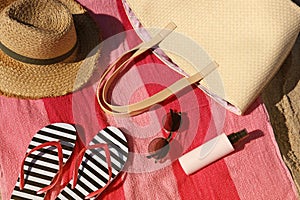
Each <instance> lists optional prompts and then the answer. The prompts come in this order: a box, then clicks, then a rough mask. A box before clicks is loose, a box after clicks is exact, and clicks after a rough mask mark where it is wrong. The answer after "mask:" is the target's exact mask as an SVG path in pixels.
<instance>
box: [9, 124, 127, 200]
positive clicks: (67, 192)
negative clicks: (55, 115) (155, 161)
mask: <svg viewBox="0 0 300 200" xmlns="http://www.w3.org/2000/svg"><path fill="white" fill-rule="evenodd" d="M54 125H56V124H52V125H49V126H51V127H52V126H54ZM64 125H68V126H70V127H69V129H66V130H68V132H73V133H74V136H75V137H74V140H73V141H74V143H73V144H75V139H76V134H75V133H76V129H75V128H74V126H72V125H69V124H64ZM71 127H73V129H72V128H71ZM45 128H46V129H47V128H48V126H47V127H45ZM45 128H44V129H45ZM60 128H61V126H60ZM44 129H41V131H42V130H43V131H42V133H44V132H47V131H45V130H44ZM41 131H39V132H41ZM39 132H38V133H37V135H38V134H39ZM65 132H66V131H65ZM65 132H60V134H61V135H63V136H65ZM68 134H69V133H68ZM66 136H67V135H66ZM66 136H65V137H66ZM35 137H36V136H35ZM35 137H34V138H33V140H35ZM65 137H64V139H65ZM48 141H49V140H48ZM50 141H55V140H50ZM42 142H43V141H41V143H40V144H42ZM44 142H46V141H44ZM60 142H61V143H62V145H61V146H62V149H63V150H62V152H63V153H62V154H63V157H64V159H65V158H67V157H69V156H70V155H71V153H68V154H67V153H66V150H64V148H65V147H68V148H69V149H72V147H74V145H73V146H72V147H71V145H69V144H68V145H63V144H65V143H66V141H65V140H62V139H60ZM43 144H44V143H43ZM34 145H37V144H33V145H32V147H33V148H34ZM30 146H31V145H30ZM70 147H71V148H70ZM33 148H30V149H29V152H30V151H31V149H33ZM52 151H55V149H54V148H53V147H52ZM128 152H129V150H128V145H127V140H126V138H125V136H124V135H123V133H122V132H121V131H120V130H119V129H118V128H116V127H112V126H109V127H107V128H105V129H103V130H101V131H100V132H99V133H98V134H97V135H96V136H95V137H94V138H93V140H92V141H91V142H90V143H89V145H88V146H87V147H86V148H84V149H82V150H81V151H80V153H79V154H78V155H77V157H76V158H75V159H76V162H75V165H76V166H75V167H74V172H73V181H71V182H70V183H68V184H67V186H66V187H65V188H64V189H63V190H62V191H61V192H60V194H59V195H58V196H57V198H56V199H75V200H82V199H84V198H94V197H96V196H98V195H100V193H101V192H102V191H103V190H105V189H106V187H107V186H108V185H109V183H111V181H113V180H114V179H115V178H116V176H117V175H118V174H119V173H120V172H121V170H122V169H123V167H124V166H125V163H126V161H127V158H128ZM52 154H53V152H52V153H51V155H52ZM54 154H55V155H57V151H56V152H55V153H54ZM42 156H43V158H42V159H40V157H39V158H38V159H39V160H45V159H48V158H47V157H46V158H45V157H44V155H42ZM29 157H30V156H28V158H29ZM38 159H36V160H38ZM56 160H57V158H56ZM51 162H52V161H51ZM56 163H57V161H56ZM63 163H65V160H64V162H63ZM36 164H37V162H36V163H35V165H36ZM45 164H46V166H48V164H47V163H44V165H42V166H45ZM26 165H28V161H27V158H26V159H25V163H24V168H25V169H27V168H28V167H26ZM49 166H50V165H49ZM51 168H53V167H51ZM55 169H56V171H58V173H59V166H58V165H57V166H56V168H55ZM51 170H52V169H51ZM30 171H32V170H30ZM52 171H53V170H52ZM25 172H26V173H27V172H28V171H25ZM26 173H25V174H26ZM26 175H27V176H28V178H29V177H30V175H28V174H26ZM34 175H35V174H34ZM52 175H53V176H52V177H54V176H55V174H52ZM34 178H35V177H34ZM25 179H26V178H25ZM48 180H49V181H48V183H46V182H45V181H44V180H43V178H42V179H36V181H35V182H34V183H31V182H28V180H27V182H26V181H25V187H24V189H23V190H20V188H19V183H17V184H16V185H18V186H16V187H15V190H14V192H13V195H12V199H43V196H44V194H42V195H37V194H36V191H38V190H40V189H41V188H42V187H45V185H47V184H48V185H49V184H50V182H51V179H50V178H48ZM18 182H20V181H18ZM53 182H55V180H53V181H52V183H53ZM40 183H45V184H43V185H42V186H39V187H37V186H36V185H38V184H40ZM32 185H33V186H34V187H32ZM50 187H51V186H50ZM28 188H29V189H28ZM23 192H24V193H23Z"/></svg>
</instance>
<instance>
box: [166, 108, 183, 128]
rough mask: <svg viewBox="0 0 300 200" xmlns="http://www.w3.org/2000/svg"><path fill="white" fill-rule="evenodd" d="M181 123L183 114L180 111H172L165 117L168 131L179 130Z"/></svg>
mask: <svg viewBox="0 0 300 200" xmlns="http://www.w3.org/2000/svg"><path fill="white" fill-rule="evenodd" d="M180 124H181V114H180V113H178V112H174V111H172V110H171V111H170V112H169V113H168V114H166V115H165V116H164V118H163V126H164V129H165V130H166V131H169V132H174V131H177V130H178V129H179V127H180Z"/></svg>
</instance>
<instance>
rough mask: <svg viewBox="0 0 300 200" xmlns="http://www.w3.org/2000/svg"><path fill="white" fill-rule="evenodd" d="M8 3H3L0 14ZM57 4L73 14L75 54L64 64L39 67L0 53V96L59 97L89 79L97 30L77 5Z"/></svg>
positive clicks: (70, 2)
mask: <svg viewBox="0 0 300 200" xmlns="http://www.w3.org/2000/svg"><path fill="white" fill-rule="evenodd" d="M12 2H13V1H11V0H7V1H6V0H4V3H3V4H1V6H0V12H1V10H2V9H3V8H4V7H6V6H7V5H9V4H10V3H12ZM61 2H63V3H64V4H65V5H66V6H67V7H68V8H69V9H70V11H71V13H72V15H73V20H74V24H75V28H76V32H77V39H78V41H77V42H78V47H77V49H76V51H75V52H74V54H73V55H72V56H71V58H68V59H67V60H65V61H62V62H59V63H55V64H51V65H42V66H41V65H34V64H27V63H22V62H20V61H17V60H15V59H13V58H11V57H9V56H8V55H6V54H5V53H4V52H3V51H1V50H0V94H2V95H5V96H12V97H18V98H30V99H38V98H44V97H55V96H62V95H65V94H68V93H70V92H73V91H76V90H78V89H79V88H81V87H82V86H83V85H84V84H85V83H87V82H88V80H89V78H90V77H91V76H92V73H93V71H94V68H95V67H96V62H97V58H98V57H99V54H100V48H99V44H100V42H101V36H100V31H99V28H98V27H97V25H96V23H95V22H94V21H93V19H92V18H91V17H90V16H89V14H88V13H87V11H86V10H84V9H83V8H82V7H81V6H80V5H79V4H78V3H76V2H75V1H73V0H61ZM96 47H97V48H96Z"/></svg>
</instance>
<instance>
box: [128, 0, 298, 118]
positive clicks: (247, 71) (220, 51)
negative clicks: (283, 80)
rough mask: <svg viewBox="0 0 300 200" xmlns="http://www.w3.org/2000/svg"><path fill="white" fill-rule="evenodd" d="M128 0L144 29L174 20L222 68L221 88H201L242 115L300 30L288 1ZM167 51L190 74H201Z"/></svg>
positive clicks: (296, 9) (292, 4) (215, 86)
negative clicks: (224, 101)
mask: <svg viewBox="0 0 300 200" xmlns="http://www.w3.org/2000/svg"><path fill="white" fill-rule="evenodd" d="M126 2H127V3H128V4H129V6H130V8H131V9H132V12H133V13H134V14H135V15H136V17H137V18H138V19H139V20H140V22H141V24H142V25H143V26H144V27H160V28H162V27H164V25H165V24H167V23H168V22H169V21H173V22H174V23H175V24H176V25H177V26H178V28H177V29H176V30H177V32H179V33H182V34H184V35H185V36H187V37H189V38H191V39H193V40H195V41H196V42H197V43H198V44H199V45H200V46H201V47H202V48H204V49H205V51H207V53H208V54H209V55H210V57H211V58H212V59H213V60H215V61H216V62H217V63H218V64H219V68H218V73H219V75H220V77H221V81H222V85H220V84H215V85H214V84H210V85H208V84H206V82H205V80H204V82H203V85H204V86H205V87H207V88H208V90H209V91H210V92H211V93H213V94H217V95H218V96H219V97H221V98H222V99H225V100H226V101H227V102H229V103H230V104H232V105H234V106H235V107H236V108H237V109H238V111H236V112H237V113H238V114H242V113H244V112H245V111H246V109H247V108H248V107H249V105H250V104H251V103H252V102H253V101H254V99H255V98H257V96H258V95H259V94H260V93H261V91H262V89H263V88H264V87H265V85H266V83H267V82H268V81H269V80H270V79H271V78H272V77H273V75H274V74H275V73H276V72H277V71H278V69H279V67H280V66H281V64H282V63H283V61H284V60H285V58H286V57H287V55H288V53H289V52H290V50H291V48H292V46H293V45H294V43H295V40H296V37H297V35H298V33H299V28H300V9H299V7H297V6H296V5H295V4H294V3H292V2H291V1H290V0H263V1H262V0H254V1H244V0H235V1H226V0H221V1H204V0H200V1H199V0H198V1H196V0H194V1H189V2H188V3H186V2H184V1H180V0H175V1H174V0H165V1H156V2H155V3H150V2H149V1H147V0H126ZM161 47H162V48H163V44H161ZM177 48H180V47H177ZM166 53H167V54H168V55H169V56H170V58H171V59H172V60H173V61H174V62H175V63H176V64H177V65H178V66H179V67H181V68H182V69H183V70H184V71H185V72H187V73H188V74H190V75H191V74H194V73H195V70H197V69H195V68H194V67H191V65H189V64H188V63H187V62H184V61H183V59H182V58H180V57H179V56H176V55H174V54H171V53H168V52H166ZM209 78H210V77H209V76H208V77H207V79H209ZM220 87H223V88H224V91H223V92H222V91H221V92H220Z"/></svg>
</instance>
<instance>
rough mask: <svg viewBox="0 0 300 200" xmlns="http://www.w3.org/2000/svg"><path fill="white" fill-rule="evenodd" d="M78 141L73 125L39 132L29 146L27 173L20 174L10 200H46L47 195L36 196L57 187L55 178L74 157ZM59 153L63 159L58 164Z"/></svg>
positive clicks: (60, 124) (26, 163)
mask: <svg viewBox="0 0 300 200" xmlns="http://www.w3.org/2000/svg"><path fill="white" fill-rule="evenodd" d="M75 141H76V129H75V127H74V126H73V125H71V124H66V123H55V124H50V125H48V126H45V127H44V128H42V129H41V130H39V131H38V132H37V133H36V134H35V135H34V137H33V138H32V140H31V142H30V143H29V146H28V150H27V155H28V156H26V158H25V159H24V160H23V163H22V164H23V167H22V169H24V170H21V173H20V176H19V178H18V181H17V183H16V185H15V188H14V190H13V193H12V196H11V199H23V200H27V199H28V200H32V199H34V200H39V199H40V200H43V199H44V194H43V193H41V194H37V192H38V191H41V190H42V189H43V188H44V190H47V189H51V187H52V186H54V184H52V185H50V184H51V182H52V183H55V180H53V178H54V177H55V176H56V174H57V173H58V172H59V171H61V169H62V165H63V163H66V161H67V160H68V159H69V157H70V156H71V154H72V150H73V148H74V146H75ZM59 152H60V154H62V156H61V158H62V159H61V160H60V161H59V162H58V160H59V156H58V153H59ZM22 173H24V174H22ZM21 177H24V181H23V179H22V178H21ZM52 180H53V181H52ZM20 187H21V188H22V189H21V188H20Z"/></svg>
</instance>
